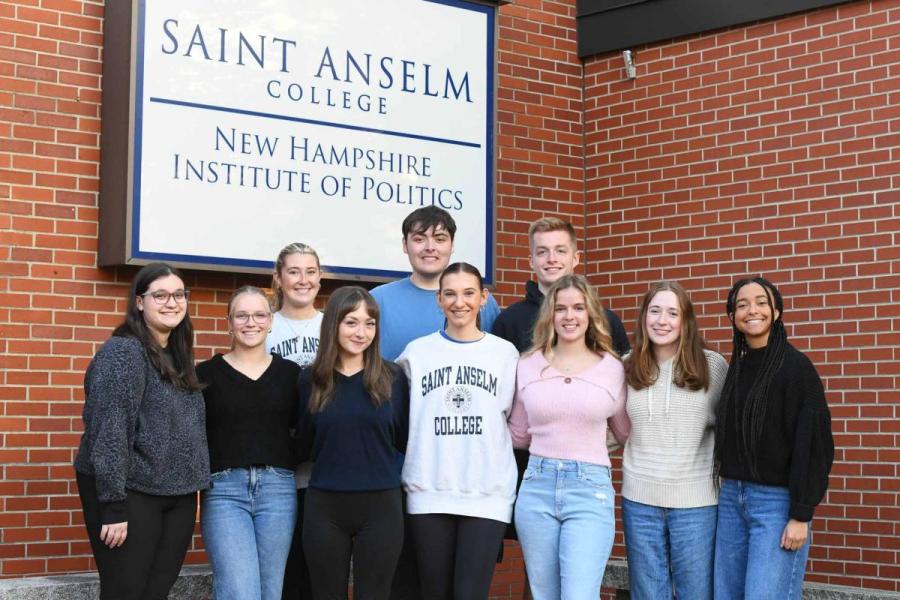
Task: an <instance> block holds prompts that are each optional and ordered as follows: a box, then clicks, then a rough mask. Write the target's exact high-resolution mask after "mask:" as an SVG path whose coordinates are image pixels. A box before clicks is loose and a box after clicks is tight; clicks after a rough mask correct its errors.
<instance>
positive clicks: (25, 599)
mask: <svg viewBox="0 0 900 600" xmlns="http://www.w3.org/2000/svg"><path fill="white" fill-rule="evenodd" d="M603 586H604V587H609V588H615V589H618V590H626V589H628V566H627V565H626V564H625V562H624V561H610V563H609V564H608V565H607V567H606V574H605V575H604V576H603ZM99 595H100V583H99V580H98V579H97V574H96V573H76V574H73V575H54V576H51V577H25V578H19V579H0V600H95V599H96V598H97V597H98V596H99ZM622 597H625V598H627V596H626V595H625V594H624V593H623V595H622ZM210 598H212V574H211V573H210V570H209V567H208V566H206V565H203V566H190V567H185V568H183V569H182V570H181V576H180V577H179V578H178V582H177V583H176V584H175V587H174V588H172V592H171V593H170V594H169V600H209V599H210ZM898 599H900V593H896V592H883V591H879V590H865V589H860V588H851V587H844V586H839V585H825V584H822V583H807V584H806V585H805V586H804V588H803V600H898Z"/></svg>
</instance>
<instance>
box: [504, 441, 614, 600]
mask: <svg viewBox="0 0 900 600" xmlns="http://www.w3.org/2000/svg"><path fill="white" fill-rule="evenodd" d="M614 494H615V492H614V491H613V487H612V482H611V481H610V477H609V467H606V466H603V465H594V464H590V463H584V462H578V461H571V460H554V459H549V458H541V457H540V456H535V455H531V458H529V459H528V468H527V469H525V475H524V477H523V478H522V487H521V488H520V489H519V497H518V499H517V500H516V511H515V520H516V531H518V533H519V542H520V543H521V544H522V553H523V554H524V556H525V568H526V570H527V571H528V581H529V583H530V585H531V593H532V595H533V596H534V600H559V599H562V600H596V599H597V598H598V597H599V595H600V584H601V583H602V581H603V573H604V571H605V570H606V561H607V560H608V559H609V553H610V551H611V550H612V545H613V536H614V535H615V529H616V519H615V514H614V512H613V511H614V502H615V497H614Z"/></svg>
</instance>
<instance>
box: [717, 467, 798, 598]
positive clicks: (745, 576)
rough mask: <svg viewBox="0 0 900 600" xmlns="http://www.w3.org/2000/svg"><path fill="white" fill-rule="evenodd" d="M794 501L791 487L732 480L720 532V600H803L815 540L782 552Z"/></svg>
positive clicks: (723, 495)
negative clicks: (811, 550)
mask: <svg viewBox="0 0 900 600" xmlns="http://www.w3.org/2000/svg"><path fill="white" fill-rule="evenodd" d="M790 505H791V499H790V493H789V492H788V489H787V488H784V487H776V486H770V485H760V484H757V483H748V482H746V481H737V480H734V479H726V480H725V484H724V485H723V486H722V490H721V491H720V492H719V523H718V527H717V528H716V563H715V594H716V600H740V599H744V600H769V599H770V598H778V600H794V599H799V598H800V595H801V593H802V588H803V572H804V571H805V570H806V557H807V555H808V554H809V543H810V540H809V538H807V540H806V543H805V544H803V546H802V547H801V548H800V549H799V550H794V551H792V550H785V549H783V548H782V547H781V534H782V533H783V532H784V528H785V526H786V525H787V522H788V510H789V509H790Z"/></svg>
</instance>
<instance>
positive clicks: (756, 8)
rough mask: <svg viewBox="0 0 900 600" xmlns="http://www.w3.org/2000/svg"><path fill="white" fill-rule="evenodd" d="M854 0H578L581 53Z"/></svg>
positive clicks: (585, 54) (595, 52) (617, 48)
mask: <svg viewBox="0 0 900 600" xmlns="http://www.w3.org/2000/svg"><path fill="white" fill-rule="evenodd" d="M847 1H848V0H578V2H577V15H578V56H579V57H580V58H586V57H588V56H593V55H595V54H600V53H603V52H610V51H612V50H622V49H625V48H634V47H635V46H640V45H642V44H650V43H653V42H659V41H662V40H669V39H673V38H677V37H682V36H685V35H690V34H694V33H701V32H704V31H711V30H713V29H720V28H722V27H730V26H732V25H740V24H743V23H750V22H753V21H759V20H762V19H770V18H772V17H780V16H783V15H787V14H792V13H797V12H803V11H807V10H813V9H816V8H821V7H823V6H832V5H835V4H843V3H846V2H847Z"/></svg>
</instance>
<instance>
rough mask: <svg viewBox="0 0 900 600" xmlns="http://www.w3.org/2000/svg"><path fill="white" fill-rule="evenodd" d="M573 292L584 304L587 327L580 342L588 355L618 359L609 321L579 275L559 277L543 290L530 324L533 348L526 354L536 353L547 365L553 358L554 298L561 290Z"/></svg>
mask: <svg viewBox="0 0 900 600" xmlns="http://www.w3.org/2000/svg"><path fill="white" fill-rule="evenodd" d="M569 288H572V289H575V290H578V291H579V292H581V295H582V296H584V304H585V307H586V308H587V313H588V327H587V331H586V332H585V334H584V343H585V344H586V345H587V347H588V349H589V350H591V352H594V353H596V354H611V355H613V356H615V357H616V358H618V357H619V355H618V354H616V351H615V350H613V347H612V337H611V336H610V335H609V322H608V321H607V320H606V313H605V312H604V311H603V306H602V305H601V304H600V298H599V297H598V296H597V292H595V291H594V289H593V288H592V287H591V286H590V284H589V283H588V282H587V280H586V279H585V278H584V277H582V276H581V275H563V276H562V277H560V278H559V279H557V280H556V282H555V283H554V284H553V285H551V286H550V289H549V290H547V295H546V296H544V301H543V302H542V303H541V309H540V311H539V312H538V318H537V322H536V323H535V324H534V334H533V338H532V339H533V345H532V347H531V349H530V350H528V352H527V354H533V353H535V352H537V351H540V352H542V353H543V354H544V357H545V358H546V359H547V361H548V362H550V361H551V360H552V357H553V347H554V346H556V328H555V327H554V326H553V315H554V313H555V309H556V295H557V294H558V293H559V292H560V291H561V290H566V289H569Z"/></svg>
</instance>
